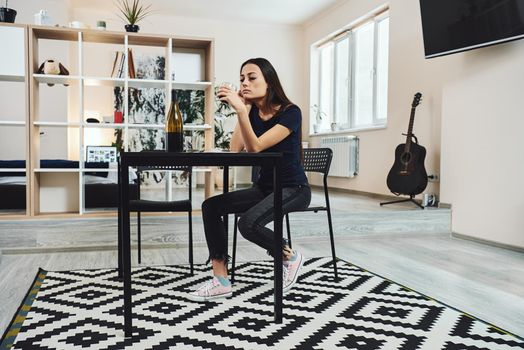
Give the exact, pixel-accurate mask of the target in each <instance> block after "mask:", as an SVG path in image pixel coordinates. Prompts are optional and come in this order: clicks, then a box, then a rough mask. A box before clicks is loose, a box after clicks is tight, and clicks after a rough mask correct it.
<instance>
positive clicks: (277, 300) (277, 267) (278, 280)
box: [273, 158, 283, 323]
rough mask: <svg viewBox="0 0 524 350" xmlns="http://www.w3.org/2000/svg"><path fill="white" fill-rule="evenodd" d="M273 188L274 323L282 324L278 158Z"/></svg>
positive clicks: (279, 168)
mask: <svg viewBox="0 0 524 350" xmlns="http://www.w3.org/2000/svg"><path fill="white" fill-rule="evenodd" d="M273 167H274V168H273V188H274V189H275V196H274V206H275V221H274V230H275V231H274V234H275V247H274V255H275V258H274V263H275V266H274V271H275V276H274V282H275V289H274V291H275V295H274V300H275V301H274V307H275V323H282V287H283V286H282V285H283V281H282V182H281V175H282V174H281V173H282V161H281V159H280V158H277V159H275V163H274V165H273Z"/></svg>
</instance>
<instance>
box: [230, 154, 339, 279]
mask: <svg viewBox="0 0 524 350" xmlns="http://www.w3.org/2000/svg"><path fill="white" fill-rule="evenodd" d="M332 158H333V151H332V150H331V149H330V148H306V149H304V151H303V161H302V165H303V167H304V170H305V171H306V172H316V173H321V174H323V175H324V178H323V188H324V197H325V205H324V206H310V207H308V208H306V209H304V210H296V211H295V212H298V211H300V212H306V211H312V212H315V213H317V212H319V211H325V212H326V214H327V220H328V225H329V238H330V240H331V255H332V256H333V272H334V274H335V280H336V281H338V272H337V257H336V254H335V240H334V237H333V224H332V222H331V208H330V206H329V193H328V185H327V177H328V173H329V167H330V166H331V159H332ZM240 216H242V214H235V218H234V224H233V225H234V226H233V257H232V262H231V282H234V281H235V261H236V251H237V221H238V218H239V217H240ZM285 216H286V229H287V238H288V242H289V246H290V247H291V230H290V225H289V213H288V214H286V215H285Z"/></svg>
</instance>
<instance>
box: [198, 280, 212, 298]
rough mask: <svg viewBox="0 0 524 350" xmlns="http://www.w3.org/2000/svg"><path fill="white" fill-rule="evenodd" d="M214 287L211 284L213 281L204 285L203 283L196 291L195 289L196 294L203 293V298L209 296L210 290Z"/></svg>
mask: <svg viewBox="0 0 524 350" xmlns="http://www.w3.org/2000/svg"><path fill="white" fill-rule="evenodd" d="M214 287H215V285H214V283H213V280H211V281H207V282H206V283H204V284H203V285H202V286H200V287H199V288H198V289H197V292H200V291H202V292H203V293H204V296H209V295H211V293H210V292H211V289H213V288H214Z"/></svg>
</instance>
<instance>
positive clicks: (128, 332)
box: [120, 163, 133, 337]
mask: <svg viewBox="0 0 524 350" xmlns="http://www.w3.org/2000/svg"><path fill="white" fill-rule="evenodd" d="M121 174H122V176H121V179H120V183H121V186H122V202H121V208H122V233H123V235H122V236H123V237H122V238H123V241H122V243H123V244H122V247H123V256H122V264H123V275H124V276H123V277H124V334H125V337H131V336H132V333H133V331H132V329H133V325H132V321H133V320H132V313H131V311H132V310H131V307H132V304H131V303H132V300H131V296H132V290H131V239H130V234H129V226H130V225H129V186H126V185H127V182H126V179H129V166H128V165H127V163H123V164H122V169H121ZM127 181H129V180H127Z"/></svg>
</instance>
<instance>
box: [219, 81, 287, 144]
mask: <svg viewBox="0 0 524 350" xmlns="http://www.w3.org/2000/svg"><path fill="white" fill-rule="evenodd" d="M218 96H219V97H220V100H221V101H226V102H227V103H229V105H230V106H231V107H233V109H235V111H236V112H237V115H238V122H237V125H236V126H235V130H234V131H233V135H232V136H231V146H230V149H231V150H232V151H241V150H242V149H244V148H245V149H246V151H248V152H255V153H256V152H261V151H263V150H265V149H267V148H270V147H272V146H274V145H276V144H277V143H279V142H280V141H282V140H283V139H285V138H286V137H287V136H288V135H289V134H290V133H291V130H290V129H288V128H286V127H285V126H283V125H280V124H277V125H275V126H274V127H272V128H271V129H269V130H268V131H266V132H265V133H264V134H262V135H261V136H260V137H257V135H256V134H255V132H254V131H253V127H252V126H251V122H250V121H249V111H250V109H251V108H250V107H251V106H250V105H246V104H245V102H244V101H243V99H242V98H241V96H239V94H238V93H236V92H235V91H232V90H230V89H228V88H225V87H221V88H220V89H219V94H218Z"/></svg>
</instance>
